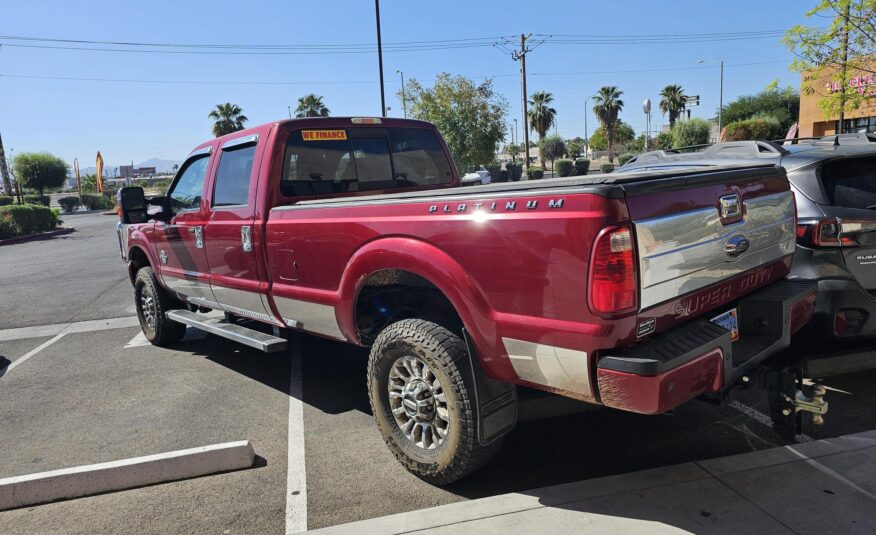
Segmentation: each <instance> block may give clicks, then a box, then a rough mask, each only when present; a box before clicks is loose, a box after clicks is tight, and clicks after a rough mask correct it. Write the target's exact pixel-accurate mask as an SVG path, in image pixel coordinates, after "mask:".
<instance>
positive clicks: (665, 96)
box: [659, 84, 687, 130]
mask: <svg viewBox="0 0 876 535" xmlns="http://www.w3.org/2000/svg"><path fill="white" fill-rule="evenodd" d="M686 102H687V96H686V95H685V94H684V89H682V88H681V86H680V85H676V84H670V85H667V86H666V87H664V88H663V91H660V104H659V108H660V113H662V114H663V115H666V114H667V113H668V114H669V129H670V130H672V128H674V127H675V121H676V120H677V119H678V116H679V115H680V114H681V112H682V111H684V105H685V103H686Z"/></svg>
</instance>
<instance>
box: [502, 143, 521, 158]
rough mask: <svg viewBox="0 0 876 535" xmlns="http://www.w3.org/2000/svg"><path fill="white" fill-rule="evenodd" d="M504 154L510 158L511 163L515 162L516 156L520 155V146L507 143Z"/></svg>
mask: <svg viewBox="0 0 876 535" xmlns="http://www.w3.org/2000/svg"><path fill="white" fill-rule="evenodd" d="M505 152H506V153H508V156H511V161H512V162H516V161H517V156H519V155H520V145H515V144H514V143H509V144H508V145H507V146H506V147H505Z"/></svg>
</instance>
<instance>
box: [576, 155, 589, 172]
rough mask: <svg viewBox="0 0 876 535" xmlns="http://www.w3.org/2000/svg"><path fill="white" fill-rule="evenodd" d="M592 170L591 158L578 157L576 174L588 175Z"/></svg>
mask: <svg viewBox="0 0 876 535" xmlns="http://www.w3.org/2000/svg"><path fill="white" fill-rule="evenodd" d="M588 171H590V160H588V159H587V158H578V159H577V160H575V174H576V175H586V174H587V172H588Z"/></svg>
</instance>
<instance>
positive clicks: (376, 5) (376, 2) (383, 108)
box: [374, 0, 386, 117]
mask: <svg viewBox="0 0 876 535" xmlns="http://www.w3.org/2000/svg"><path fill="white" fill-rule="evenodd" d="M374 14H375V18H376V19H377V65H378V68H379V69H380V115H381V117H386V96H385V95H384V93H383V43H382V42H381V40H380V0H374Z"/></svg>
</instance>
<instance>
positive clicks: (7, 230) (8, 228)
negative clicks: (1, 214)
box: [0, 219, 12, 240]
mask: <svg viewBox="0 0 876 535" xmlns="http://www.w3.org/2000/svg"><path fill="white" fill-rule="evenodd" d="M11 237H12V223H10V222H9V221H6V220H5V219H0V240H5V239H6V238H11Z"/></svg>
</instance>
